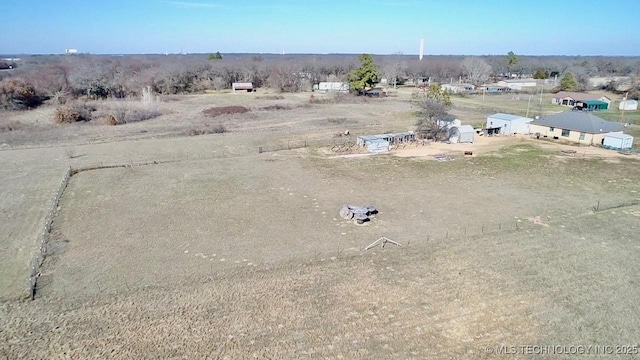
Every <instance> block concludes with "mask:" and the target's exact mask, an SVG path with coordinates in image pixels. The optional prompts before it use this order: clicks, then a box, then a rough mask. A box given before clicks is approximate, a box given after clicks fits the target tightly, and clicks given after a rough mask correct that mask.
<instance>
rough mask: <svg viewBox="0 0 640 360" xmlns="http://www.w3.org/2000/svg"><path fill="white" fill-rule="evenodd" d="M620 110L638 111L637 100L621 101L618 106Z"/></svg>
mask: <svg viewBox="0 0 640 360" xmlns="http://www.w3.org/2000/svg"><path fill="white" fill-rule="evenodd" d="M618 109H620V110H630V111H632V110H638V100H622V101H620V105H618Z"/></svg>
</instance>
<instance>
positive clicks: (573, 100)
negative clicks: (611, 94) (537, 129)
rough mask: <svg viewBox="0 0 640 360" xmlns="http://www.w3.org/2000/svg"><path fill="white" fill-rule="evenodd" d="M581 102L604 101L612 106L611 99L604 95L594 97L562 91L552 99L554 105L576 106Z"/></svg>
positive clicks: (592, 95)
mask: <svg viewBox="0 0 640 360" xmlns="http://www.w3.org/2000/svg"><path fill="white" fill-rule="evenodd" d="M579 101H583V102H584V101H602V102H606V103H607V105H609V104H611V99H609V98H608V97H606V96H604V95H594V94H587V93H580V92H570V91H560V92H558V93H557V94H555V95H554V96H553V98H552V99H551V103H552V104H556V105H564V106H575V105H577V102H579Z"/></svg>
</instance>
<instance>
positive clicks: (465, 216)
mask: <svg viewBox="0 0 640 360" xmlns="http://www.w3.org/2000/svg"><path fill="white" fill-rule="evenodd" d="M508 149H510V150H505V152H502V153H500V154H501V155H502V157H501V158H498V160H497V161H496V159H493V158H489V159H485V158H477V159H458V160H457V161H458V162H455V161H454V162H451V163H448V164H440V163H436V162H429V163H427V164H422V163H419V162H415V161H412V160H403V159H397V158H393V157H391V158H389V157H373V158H371V157H369V158H358V159H333V160H320V159H317V158H304V157H303V158H302V159H299V158H298V157H295V156H294V157H293V158H291V157H290V156H282V155H280V156H273V155H264V156H260V157H257V158H234V159H228V160H227V159H220V160H214V161H196V162H192V163H184V164H160V165H157V166H145V167H137V168H124V169H105V170H93V171H87V172H82V173H79V174H77V175H75V176H74V177H72V180H71V182H70V184H69V186H68V188H67V191H66V192H65V195H64V198H63V200H62V202H61V207H62V210H61V212H60V214H59V216H58V220H57V226H56V227H55V232H54V236H56V237H58V239H57V243H58V244H59V247H60V250H61V254H60V255H59V256H51V257H49V259H50V260H51V261H54V262H56V263H57V264H55V265H53V266H51V267H47V266H45V267H44V271H43V272H44V273H46V274H47V275H46V276H43V278H42V281H41V287H39V290H38V292H39V293H41V294H43V295H47V296H52V297H60V298H66V297H69V296H72V295H73V294H74V293H78V294H79V295H80V296H87V295H96V294H100V293H102V292H106V293H110V292H112V291H113V292H114V293H117V292H118V291H119V290H122V289H124V288H130V287H132V286H134V285H133V284H144V286H159V285H161V284H165V285H167V284H174V283H179V282H181V281H184V278H185V276H188V277H190V278H199V277H202V276H205V275H206V274H208V273H210V272H216V271H217V270H218V269H219V268H226V267H229V266H231V267H235V266H239V265H247V264H251V266H261V267H263V266H269V264H272V263H278V262H282V261H286V260H290V259H295V258H300V257H302V258H305V257H311V256H314V255H315V256H321V255H322V256H330V254H334V256H335V254H339V253H342V252H356V253H357V252H360V250H361V249H362V248H364V247H365V246H366V245H367V244H368V243H370V242H372V241H373V240H375V239H377V238H378V237H380V236H383V235H385V236H388V237H391V238H392V239H398V240H399V241H402V242H407V241H410V242H413V243H416V242H417V243H420V242H424V241H427V239H428V238H431V237H442V236H446V234H447V233H448V232H450V233H451V234H453V233H454V232H460V231H465V230H464V229H466V231H467V232H471V231H475V232H480V231H481V228H482V227H483V226H485V227H486V228H487V229H489V228H495V227H497V226H499V223H500V222H502V221H504V222H509V221H512V219H513V218H514V217H520V218H526V217H534V216H541V215H544V214H547V213H549V214H551V213H557V212H561V211H564V210H565V209H572V210H573V209H576V210H575V211H579V210H578V209H582V210H583V211H588V210H589V209H590V207H592V206H593V205H595V204H596V203H597V202H598V200H600V201H602V202H608V203H618V202H624V201H628V200H630V199H635V197H633V195H634V194H633V193H631V192H630V191H638V190H640V188H638V186H637V184H635V183H634V182H633V181H632V180H631V178H632V177H633V176H628V177H627V175H623V174H624V173H623V172H621V173H620V175H617V174H616V173H615V172H609V173H608V174H606V175H604V174H603V175H591V176H588V177H586V179H572V180H571V182H570V183H568V182H567V180H566V177H567V173H565V171H566V170H569V169H567V168H570V167H572V166H569V165H567V164H566V163H565V162H564V161H562V160H556V159H544V158H538V157H539V156H544V154H545V152H544V151H540V150H536V149H535V148H531V147H530V146H528V145H521V146H516V147H514V148H508ZM520 151H522V153H519V152H520ZM525 157H528V158H529V159H530V160H531V163H528V164H526V165H525V163H524V162H525V161H524V159H525ZM586 162H587V165H586V166H589V165H588V160H586ZM506 165H509V166H508V167H507V168H502V167H503V166H506ZM577 168H579V165H577V164H576V169H577ZM552 171H553V173H552ZM282 174H287V175H286V176H285V177H283V176H282ZM536 174H539V175H544V177H545V178H544V179H541V180H538V181H537V182H536V184H532V183H531V182H530V181H528V179H527V178H528V177H530V176H533V177H535V176H536ZM629 175H635V173H634V174H629ZM620 177H623V178H625V179H626V180H622V179H621V180H620V181H619V182H616V183H615V185H610V186H607V187H608V188H610V187H615V188H616V189H617V191H616V192H614V193H609V191H605V188H604V187H603V188H600V189H599V188H597V187H596V188H592V187H593V186H594V185H595V184H599V185H600V186H604V185H605V184H607V185H608V184H609V183H608V182H607V181H609V180H612V179H618V178H620ZM415 179H420V181H419V182H416V180H415ZM559 181H564V182H565V186H566V187H565V186H553V184H556V183H558V182H559ZM568 185H570V186H568ZM540 187H544V188H551V189H549V190H547V191H546V192H545V194H544V195H542V194H540V193H539V192H538V190H539V188H540ZM141 189H146V190H144V191H143V190H141ZM585 189H590V191H589V194H588V195H583V194H584V192H585ZM549 199H562V201H561V202H555V201H549ZM342 203H352V204H366V203H373V204H374V205H376V206H378V207H379V208H380V211H381V214H380V215H379V216H378V218H377V219H376V220H375V221H372V222H371V223H370V224H369V225H368V226H365V227H357V226H354V225H353V224H352V223H351V222H349V221H347V222H345V221H344V220H342V219H340V218H339V217H338V215H337V211H338V209H339V208H340V206H341V204H342ZM449 203H450V204H455V206H437V205H436V204H449ZM476 207H477V208H478V209H476ZM482 208H490V209H492V210H491V212H483V211H478V210H480V209H482ZM436 209H437V211H436ZM511 225H513V224H511ZM98 264H99V266H96V265H98ZM45 265H46V264H45ZM176 269H180V271H176ZM80 289H82V290H80Z"/></svg>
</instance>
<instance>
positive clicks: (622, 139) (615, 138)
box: [602, 133, 633, 150]
mask: <svg viewBox="0 0 640 360" xmlns="http://www.w3.org/2000/svg"><path fill="white" fill-rule="evenodd" d="M602 147H604V148H606V149H615V150H628V149H631V148H633V136H631V135H627V134H623V133H608V134H605V135H604V139H603V140H602Z"/></svg>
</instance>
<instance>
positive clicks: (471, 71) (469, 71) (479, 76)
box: [460, 57, 491, 85]
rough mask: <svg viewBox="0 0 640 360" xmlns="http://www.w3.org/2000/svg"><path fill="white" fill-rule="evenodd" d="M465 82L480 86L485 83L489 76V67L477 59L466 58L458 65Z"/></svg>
mask: <svg viewBox="0 0 640 360" xmlns="http://www.w3.org/2000/svg"><path fill="white" fill-rule="evenodd" d="M460 65H461V66H462V70H463V71H464V75H465V76H466V77H467V81H469V82H470V83H472V84H475V85H480V84H482V83H483V82H485V81H486V80H487V79H488V78H489V75H491V66H490V65H489V64H487V62H486V61H484V60H483V59H481V58H479V57H467V58H464V60H462V63H461V64H460Z"/></svg>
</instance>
